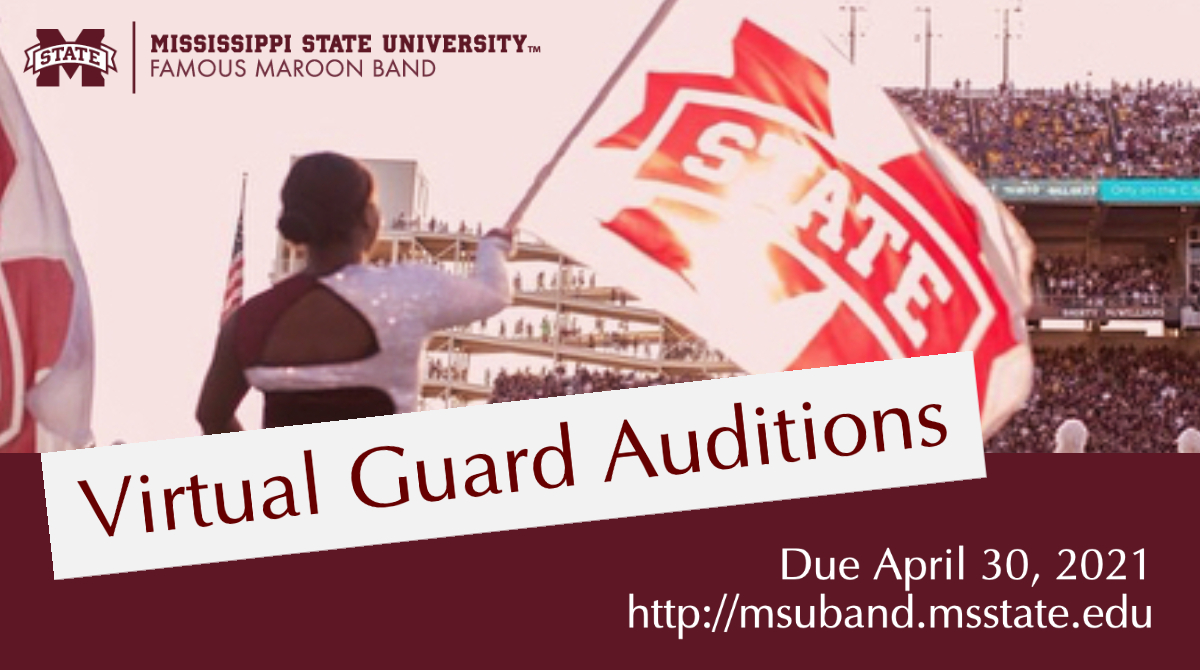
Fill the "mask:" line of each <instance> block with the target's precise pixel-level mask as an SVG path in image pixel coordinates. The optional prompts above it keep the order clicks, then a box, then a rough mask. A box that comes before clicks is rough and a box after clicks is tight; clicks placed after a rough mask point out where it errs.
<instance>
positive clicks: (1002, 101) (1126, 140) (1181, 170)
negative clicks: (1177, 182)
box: [890, 81, 1200, 179]
mask: <svg viewBox="0 0 1200 670" xmlns="http://www.w3.org/2000/svg"><path fill="white" fill-rule="evenodd" d="M890 93H891V95H892V97H893V99H894V100H895V101H896V102H897V103H898V104H899V105H900V106H901V107H903V108H904V109H906V110H907V111H908V112H909V113H910V114H911V115H912V116H913V117H914V118H915V119H917V120H918V121H919V122H920V123H921V124H922V125H924V126H925V127H927V128H929V129H930V130H931V131H933V132H934V134H936V135H938V136H939V137H941V138H942V139H943V140H944V141H945V142H946V143H947V144H948V145H949V146H951V147H952V148H954V149H955V150H956V151H958V153H959V155H960V156H962V157H963V159H964V160H965V161H966V162H967V163H968V164H969V165H971V166H973V167H974V168H975V169H976V170H977V171H978V172H979V173H980V174H981V175H982V176H985V177H993V178H997V177H1003V178H1022V179H1096V178H1102V177H1160V178H1165V177H1169V178H1180V177H1197V176H1200V91H1197V90H1196V89H1195V88H1194V87H1193V86H1192V85H1191V84H1190V83H1189V84H1183V83H1174V84H1169V83H1153V82H1150V81H1145V82H1138V83H1137V84H1135V85H1125V86H1121V85H1116V84H1114V85H1113V86H1112V88H1111V89H1110V90H1108V91H1100V90H1094V89H1092V88H1090V87H1086V86H1080V85H1078V84H1074V85H1068V86H1065V87H1063V88H1061V89H1053V90H1029V91H1001V92H973V91H968V90H966V89H963V88H957V89H953V90H948V91H931V92H929V93H926V92H925V91H919V90H913V89H900V90H893V91H890Z"/></svg>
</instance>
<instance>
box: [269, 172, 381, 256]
mask: <svg viewBox="0 0 1200 670" xmlns="http://www.w3.org/2000/svg"><path fill="white" fill-rule="evenodd" d="M374 191H375V181H374V179H373V178H372V177H371V173H370V172H368V171H367V169H366V168H365V167H363V165H362V164H361V163H359V162H358V161H356V160H354V159H353V158H347V157H346V156H343V155H341V154H335V153H317V154H309V155H307V156H305V157H303V158H301V159H299V160H297V161H296V162H295V163H293V164H292V169H291V171H290V172H288V176H287V179H286V180H285V181H284V183H283V191H282V193H281V194H280V196H281V199H282V200H283V212H282V213H281V214H280V216H279V232H280V234H282V235H283V237H284V239H286V240H287V241H289V242H292V243H293V244H305V245H315V246H324V245H329V244H336V243H338V242H344V241H346V240H349V239H351V236H352V235H353V233H354V230H355V228H356V227H358V226H361V225H363V222H364V219H363V217H364V215H365V214H366V211H367V203H368V202H369V201H370V199H371V195H372V193H374Z"/></svg>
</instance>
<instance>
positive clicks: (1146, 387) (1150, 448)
mask: <svg viewBox="0 0 1200 670" xmlns="http://www.w3.org/2000/svg"><path fill="white" fill-rule="evenodd" d="M1034 360H1035V361H1036V364H1037V372H1036V377H1035V383H1034V391H1033V394H1032V395H1031V396H1030V398H1029V402H1028V405H1027V406H1026V408H1025V410H1024V411H1022V412H1019V413H1018V414H1017V415H1016V416H1014V417H1013V419H1012V420H1011V421H1010V422H1009V423H1008V424H1007V425H1005V427H1004V428H1003V429H1002V430H1001V431H1000V432H999V433H998V434H997V435H995V436H993V437H992V439H991V440H990V441H989V442H988V449H989V451H994V452H1048V451H1052V450H1053V449H1054V443H1055V441H1054V432H1055V430H1057V428H1058V426H1059V425H1060V424H1061V423H1062V422H1063V421H1065V420H1067V419H1079V420H1081V421H1083V423H1084V424H1085V425H1086V426H1087V428H1088V433H1089V439H1088V451H1102V452H1123V453H1129V452H1166V451H1173V450H1174V448H1175V447H1174V443H1175V440H1176V438H1177V436H1178V435H1179V434H1180V432H1181V431H1183V430H1184V429H1185V428H1188V427H1195V426H1197V425H1200V394H1197V393H1196V389H1197V388H1200V358H1198V357H1196V356H1194V355H1190V354H1187V353H1184V352H1180V351H1176V350H1173V349H1168V348H1165V347H1161V348H1154V349H1145V350H1140V351H1138V350H1135V349H1133V348H1130V347H1100V348H1096V349H1085V348H1083V347H1074V348H1068V349H1057V350H1056V349H1039V350H1037V351H1036V352H1035V354H1034Z"/></svg>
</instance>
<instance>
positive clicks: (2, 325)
mask: <svg viewBox="0 0 1200 670" xmlns="http://www.w3.org/2000/svg"><path fill="white" fill-rule="evenodd" d="M0 270H2V271H0V453H4V452H8V453H12V452H47V451H58V450H62V449H72V448H79V447H85V446H88V445H90V444H91V440H92V436H91V413H92V368H93V339H92V315H91V303H90V301H89V298H88V289H87V282H86V280H85V279H84V275H83V267H82V265H81V264H80V261H79V254H78V253H77V252H76V250H75V244H74V242H73V241H72V239H71V230H70V225H69V222H68V220H67V212H66V208H65V207H64V206H63V202H62V198H61V197H60V196H59V192H58V186H57V185H56V184H55V181H54V173H53V171H52V170H51V169H50V163H49V161H48V160H47V158H46V154H45V151H44V150H43V149H42V144H41V141H40V140H39V139H38V136H37V132H36V131H35V130H34V128H33V123H32V122H31V120H30V118H29V114H28V113H27V112H26V111H25V105H24V104H23V103H22V102H21V96H20V94H19V92H18V91H17V87H16V83H15V82H14V81H13V78H12V74H11V73H10V72H9V70H8V65H7V64H6V63H5V62H4V59H3V58H2V57H0Z"/></svg>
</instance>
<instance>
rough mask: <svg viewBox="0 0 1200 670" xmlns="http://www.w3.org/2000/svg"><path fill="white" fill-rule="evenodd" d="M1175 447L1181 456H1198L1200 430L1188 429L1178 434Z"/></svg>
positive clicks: (1199, 450) (1199, 451)
mask: <svg viewBox="0 0 1200 670" xmlns="http://www.w3.org/2000/svg"><path fill="white" fill-rule="evenodd" d="M1176 445H1177V446H1178V448H1179V453H1181V454H1200V430H1196V429H1195V428H1188V429H1187V430H1185V431H1183V432H1182V433H1180V434H1179V439H1178V440H1176Z"/></svg>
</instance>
